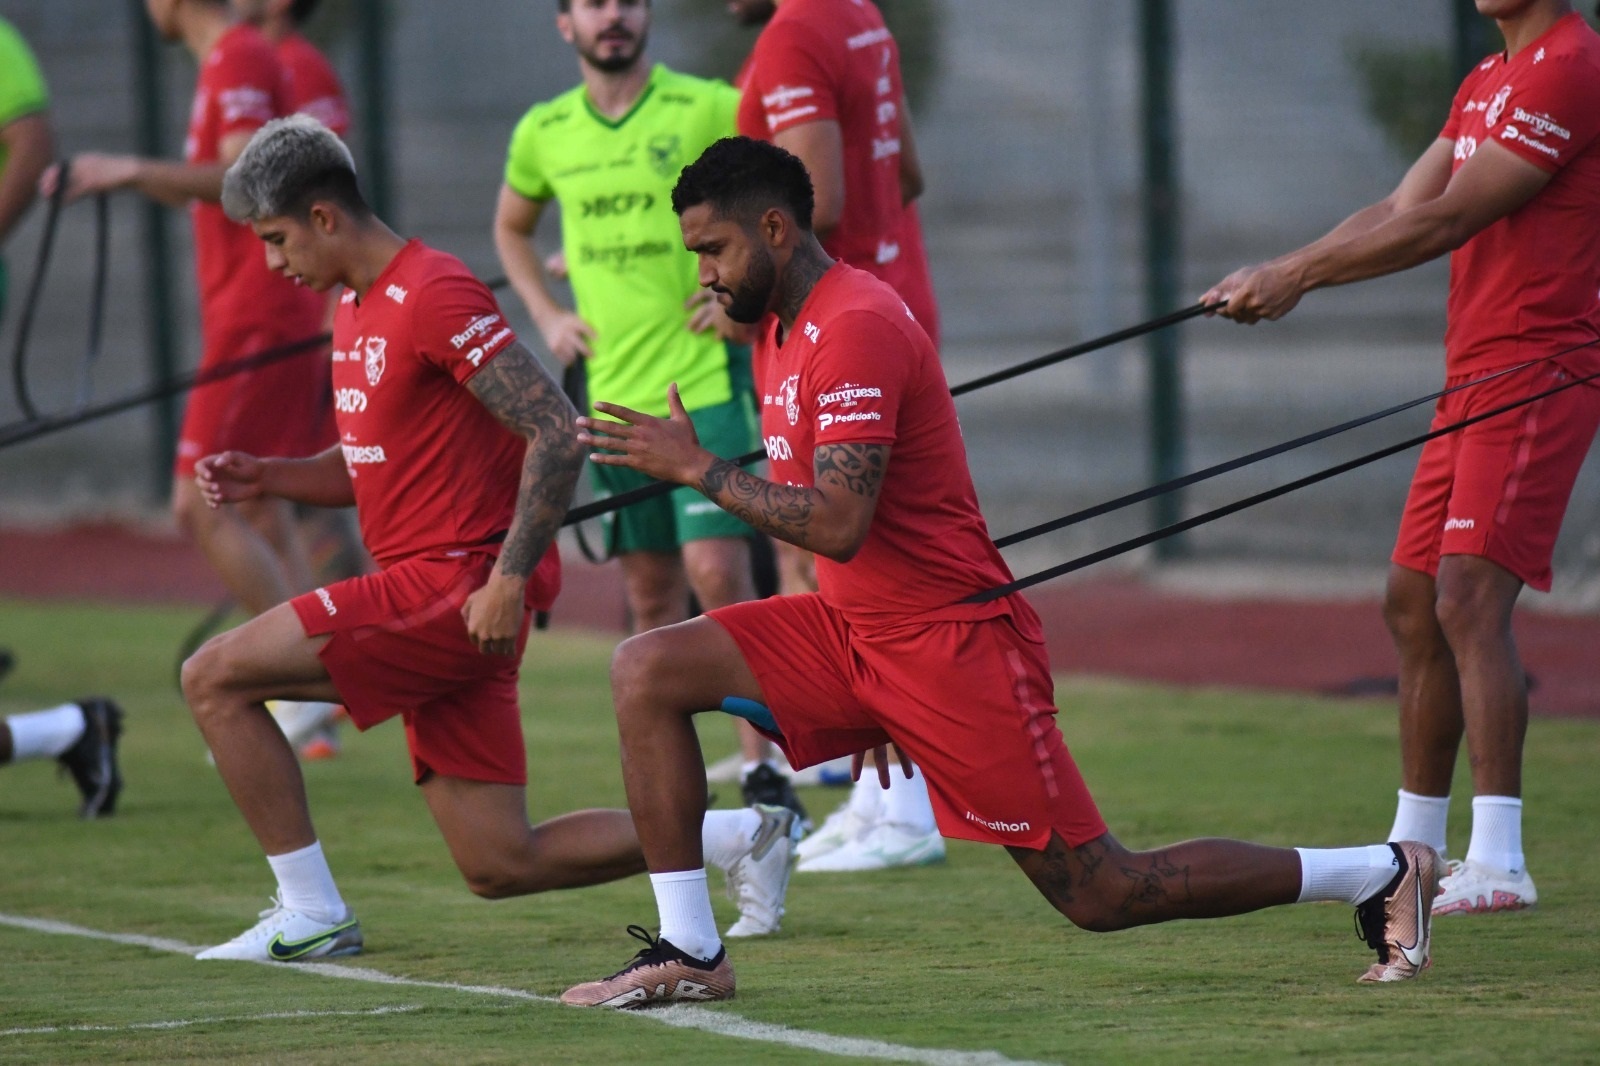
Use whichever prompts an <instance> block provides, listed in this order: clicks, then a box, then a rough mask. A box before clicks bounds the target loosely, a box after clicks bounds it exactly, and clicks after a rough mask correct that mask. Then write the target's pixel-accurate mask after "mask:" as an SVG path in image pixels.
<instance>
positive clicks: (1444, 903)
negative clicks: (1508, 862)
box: [1433, 859, 1539, 917]
mask: <svg viewBox="0 0 1600 1066" xmlns="http://www.w3.org/2000/svg"><path fill="white" fill-rule="evenodd" d="M1538 902H1539V893H1538V891H1537V890H1536V889H1535V888H1534V887H1533V878H1532V877H1530V876H1529V875H1528V871H1527V870H1517V871H1515V872H1512V871H1509V870H1497V869H1495V868H1494V867H1492V866H1485V865H1484V864H1483V863H1479V862H1473V861H1471V860H1470V859H1469V860H1467V861H1466V862H1459V863H1458V862H1452V863H1450V874H1449V876H1448V877H1445V878H1443V879H1442V880H1441V881H1440V882H1439V895H1438V898H1436V899H1435V900H1434V901H1433V913H1434V916H1435V917H1438V916H1439V915H1442V914H1493V913H1494V912H1495V911H1521V910H1527V909H1528V908H1529V907H1531V906H1533V905H1534V904H1535V903H1538Z"/></svg>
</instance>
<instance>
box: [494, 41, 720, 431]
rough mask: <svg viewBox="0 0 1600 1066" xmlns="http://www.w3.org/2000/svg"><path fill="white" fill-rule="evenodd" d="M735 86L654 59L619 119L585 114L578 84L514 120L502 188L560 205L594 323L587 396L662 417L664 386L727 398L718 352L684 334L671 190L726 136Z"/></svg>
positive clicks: (706, 339)
mask: <svg viewBox="0 0 1600 1066" xmlns="http://www.w3.org/2000/svg"><path fill="white" fill-rule="evenodd" d="M738 107H739V93H738V91H737V90H736V89H734V88H733V87H732V86H730V85H728V84H726V83H725V82H720V81H708V80H705V79H703V78H694V77H690V76H689V75H687V74H679V73H677V72H675V71H671V70H668V69H667V68H666V67H663V66H661V65H659V64H658V65H656V66H655V67H654V68H653V69H652V70H651V71H650V80H649V82H648V83H647V84H646V86H645V89H644V91H643V92H642V93H640V95H639V99H638V100H637V101H636V102H635V103H634V105H633V107H632V108H631V109H630V110H629V111H628V113H627V114H625V115H623V116H622V117H621V118H619V119H616V120H612V119H608V118H606V117H605V116H604V115H602V114H600V113H599V112H598V111H596V110H595V108H594V105H593V104H592V103H590V101H589V95H588V93H587V92H586V91H585V90H584V87H583V86H581V85H580V86H578V87H577V88H575V89H572V90H570V91H568V92H565V93H562V94H561V95H560V96H558V97H556V98H555V99H554V100H550V101H548V102H546V103H542V104H539V105H537V106H535V107H534V108H532V109H531V110H530V111H529V112H528V113H527V114H526V115H524V116H523V117H522V121H520V122H519V123H517V128H516V131H515V132H514V133H513V134H512V135H511V148H510V151H509V152H508V154H507V159H506V184H507V185H509V186H510V187H511V188H512V189H514V190H516V192H518V193H519V194H521V195H522V196H525V197H527V198H528V199H530V200H542V201H548V200H556V201H558V202H559V203H560V204H561V245H562V249H563V250H564V251H565V253H566V257H567V270H568V272H569V274H570V276H571V279H572V291H573V294H574V296H575V297H576V298H577V304H578V314H579V315H581V316H582V317H583V320H584V321H585V322H587V323H589V325H590V326H591V327H593V328H594V332H595V337H594V342H593V344H592V346H591V350H592V351H593V353H594V358H592V359H590V360H588V361H587V362H586V363H585V366H586V367H587V369H588V379H589V381H588V384H589V396H590V398H591V399H592V400H607V401H610V402H612V403H620V404H622V405H624V406H626V407H632V408H634V409H635V410H638V411H644V412H645V413H647V414H652V415H657V416H662V415H665V414H666V413H667V385H668V384H669V383H671V382H674V381H676V382H677V383H678V390H679V392H680V394H681V395H682V397H683V403H684V406H685V407H686V408H688V409H689V410H691V411H693V410H696V409H697V408H701V407H710V406H712V405H713V404H720V403H727V402H728V401H729V400H730V399H732V398H733V386H732V384H731V383H730V381H729V375H728V361H729V355H728V349H727V345H725V344H724V343H723V341H722V339H721V338H720V337H718V336H717V334H716V333H715V332H714V331H713V332H706V333H691V332H689V328H688V323H689V311H688V309H687V308H686V307H685V302H686V301H687V300H688V299H689V297H690V296H691V295H692V294H693V293H694V292H695V290H696V289H697V288H699V283H698V281H697V280H696V278H697V274H698V267H697V266H696V263H695V257H694V255H693V253H691V252H689V251H688V250H687V249H685V248H684V246H683V234H682V231H681V230H679V228H678V216H677V215H675V214H674V213H673V211H672V187H673V186H674V185H675V184H676V183H677V181H678V174H679V173H680V172H681V171H682V170H683V168H684V167H686V166H688V165H689V164H690V163H692V162H694V161H695V160H696V159H698V158H699V157H700V153H701V152H703V151H705V149H706V148H707V147H709V146H710V145H711V144H712V143H713V142H715V141H717V140H720V139H721V138H723V137H729V136H732V135H733V133H734V131H735V128H736V118H735V116H736V112H737V110H738Z"/></svg>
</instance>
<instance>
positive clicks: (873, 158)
mask: <svg viewBox="0 0 1600 1066" xmlns="http://www.w3.org/2000/svg"><path fill="white" fill-rule="evenodd" d="M736 83H737V85H738V87H739V89H740V91H741V93H742V95H741V97H740V100H739V132H740V133H742V134H743V135H745V136H746V137H752V138H755V139H756V140H763V141H770V140H773V139H774V138H775V137H776V136H777V135H778V134H780V133H782V132H783V131H785V130H788V129H793V128H794V127H796V126H803V125H805V124H806V123H809V122H823V121H828V120H832V121H834V122H837V123H838V124H839V131H840V133H841V134H842V136H843V141H844V210H843V212H842V214H841V215H840V218H839V224H838V226H836V227H835V228H834V230H833V232H831V233H829V234H828V239H827V240H825V241H823V248H824V249H826V250H827V252H828V254H829V255H831V256H833V257H834V258H835V259H842V260H844V261H845V262H846V263H848V264H850V265H851V266H853V267H858V268H860V269H862V270H866V271H869V272H870V273H872V274H875V275H877V276H878V277H880V278H882V279H883V280H884V281H887V282H888V283H889V284H890V285H891V286H893V287H894V289H895V291H896V292H898V293H899V294H900V296H901V298H902V299H904V300H905V301H906V303H907V304H908V305H909V306H910V307H911V309H912V312H913V313H914V314H915V315H916V316H917V320H918V321H924V320H926V321H925V323H924V326H925V329H926V331H927V332H928V335H929V336H930V337H934V338H937V336H938V322H937V319H938V310H937V307H936V306H935V304H934V302H933V284H932V281H931V280H930V279H929V276H928V260H927V255H926V253H925V252H924V251H923V249H922V241H921V231H920V228H919V229H918V230H917V231H916V232H915V233H914V234H908V232H907V225H908V223H907V220H906V211H905V208H904V207H903V206H902V205H901V200H900V120H901V116H900V108H901V106H902V101H903V99H904V88H903V86H902V84H901V80H900V51H899V47H898V46H897V45H896V44H895V40H894V37H893V36H891V35H890V33H889V30H888V27H886V26H885V25H884V24H883V16H882V15H881V14H880V13H879V11H878V9H877V8H876V7H875V6H873V5H872V4H871V3H869V2H868V0H785V3H783V4H782V5H781V6H779V8H778V10H777V13H776V14H774V15H773V16H772V21H770V22H769V23H767V25H766V26H765V27H764V28H763V29H762V31H761V36H760V37H758V38H757V39H756V45H755V48H754V49H753V50H752V51H751V53H750V57H749V58H748V59H746V60H745V64H744V68H743V69H742V70H741V71H740V72H739V77H738V78H737V79H736ZM915 224H916V223H915V222H912V223H911V225H915Z"/></svg>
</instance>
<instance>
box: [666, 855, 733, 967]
mask: <svg viewBox="0 0 1600 1066" xmlns="http://www.w3.org/2000/svg"><path fill="white" fill-rule="evenodd" d="M650 887H651V888H652V889H654V890H655V894H656V911H657V912H658V913H659V914H660V916H661V939H662V940H667V941H671V943H672V946H673V947H675V948H677V949H678V950H679V951H681V952H683V953H684V954H685V955H693V956H694V957H695V958H697V959H699V960H701V961H702V962H710V961H711V960H712V959H714V958H716V955H717V952H719V951H721V950H722V938H721V937H720V936H718V935H717V920H716V916H715V915H713V914H712V913H711V890H710V889H709V888H707V887H706V871H705V867H703V866H702V867H701V868H700V869H698V870H673V871H671V872H670V873H664V874H651V875H650Z"/></svg>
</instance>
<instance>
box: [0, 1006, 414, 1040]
mask: <svg viewBox="0 0 1600 1066" xmlns="http://www.w3.org/2000/svg"><path fill="white" fill-rule="evenodd" d="M421 1009H422V1008H421V1007H420V1006H416V1005H410V1006H405V1007H374V1008H372V1009H371V1010H280V1011H273V1012H272V1013H270V1014H226V1015H219V1016H218V1017H215V1018H180V1019H177V1020H176V1021H170V1022H129V1023H128V1024H127V1025H40V1026H36V1027H35V1028H32V1029H0V1036H37V1035H39V1034H41V1033H126V1032H130V1031H132V1030H135V1029H184V1028H187V1027H188V1026H191V1025H215V1024H216V1023H218V1022H230V1023H231V1022H267V1021H277V1020H279V1019H282V1018H297V1019H298V1018H363V1017H367V1016H368V1015H373V1014H409V1013H411V1012H412V1011H418V1010H421Z"/></svg>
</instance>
